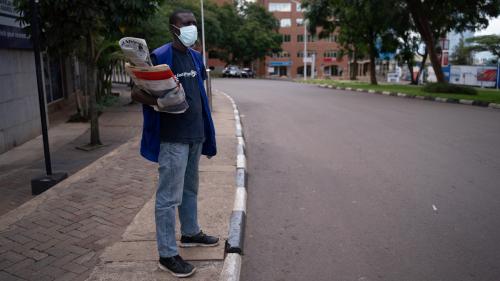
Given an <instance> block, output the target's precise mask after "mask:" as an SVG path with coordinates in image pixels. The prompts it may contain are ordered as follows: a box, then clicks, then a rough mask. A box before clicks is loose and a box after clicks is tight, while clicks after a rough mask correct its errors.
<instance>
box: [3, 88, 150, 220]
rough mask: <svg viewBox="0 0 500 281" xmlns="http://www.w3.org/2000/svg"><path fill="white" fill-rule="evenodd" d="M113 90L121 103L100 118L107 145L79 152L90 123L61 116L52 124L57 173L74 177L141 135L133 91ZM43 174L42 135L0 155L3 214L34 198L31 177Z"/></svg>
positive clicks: (86, 139) (86, 140)
mask: <svg viewBox="0 0 500 281" xmlns="http://www.w3.org/2000/svg"><path fill="white" fill-rule="evenodd" d="M113 91H119V92H120V100H119V102H118V103H117V104H116V105H114V106H112V107H108V108H106V109H105V110H104V113H103V114H102V115H101V116H100V118H99V127H100V133H101V140H102V142H103V143H104V144H105V145H106V146H104V147H102V148H100V149H97V150H94V151H90V152H86V151H81V150H78V149H75V147H77V146H81V145H83V144H86V143H88V142H89V140H90V133H89V124H87V123H66V122H65V120H67V119H68V116H59V120H55V121H53V122H52V123H51V124H52V125H51V127H50V129H49V141H50V150H51V157H52V167H53V170H54V171H61V170H62V171H64V172H67V173H68V174H69V175H72V174H74V173H76V172H78V171H79V170H81V169H83V168H84V167H85V166H87V165H89V164H91V163H92V162H94V161H95V160H96V159H98V158H99V157H102V156H103V155H105V154H106V153H108V152H110V151H112V150H113V149H115V148H117V147H118V146H119V145H121V144H123V143H125V142H127V141H128V140H129V139H131V138H132V137H134V136H137V135H138V134H139V133H140V130H141V128H142V111H141V107H140V105H139V104H134V105H129V102H130V92H129V91H128V88H127V87H126V86H121V85H116V86H115V87H114V88H113ZM62 115H64V114H62ZM66 115H67V114H66ZM43 174H45V162H44V159H43V145H42V137H41V136H38V137H37V138H35V139H33V140H30V141H28V142H26V143H24V144H22V145H20V146H18V147H16V148H13V149H11V150H9V151H7V152H5V153H3V154H0V215H3V214H5V213H7V212H8V211H10V210H12V209H14V208H16V207H18V206H20V205H21V204H23V203H24V202H26V201H28V200H31V199H33V198H34V196H32V195H31V183H30V181H31V178H33V177H37V176H40V175H43Z"/></svg>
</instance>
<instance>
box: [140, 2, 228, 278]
mask: <svg viewBox="0 0 500 281" xmlns="http://www.w3.org/2000/svg"><path fill="white" fill-rule="evenodd" d="M169 23H170V32H171V33H172V36H173V38H174V41H173V42H172V43H168V44H166V45H163V46H161V47H159V48H158V49H156V50H154V51H153V53H152V54H151V59H152V61H153V63H154V64H155V65H157V64H168V65H169V66H170V67H171V68H172V70H173V72H174V74H175V75H176V76H177V78H178V79H179V81H180V83H181V84H182V86H183V88H184V91H185V92H186V100H187V103H188V105H189V108H188V109H187V110H186V112H184V113H181V114H170V113H164V112H161V113H160V112H157V111H155V110H154V109H153V107H152V106H154V105H157V101H156V99H155V98H154V97H152V96H150V95H148V94H147V93H144V92H143V91H141V90H140V89H138V88H137V87H134V89H133V90H132V98H133V99H134V100H136V101H138V102H141V103H143V113H144V128H143V135H142V142H141V154H142V155H143V156H144V157H145V158H147V159H149V160H151V161H155V162H158V164H159V169H158V171H159V182H158V190H157V192H156V207H155V220H156V238H157V243H158V252H159V255H160V258H159V267H160V268H161V269H162V270H165V271H169V272H171V273H172V274H173V275H174V276H177V277H188V276H191V275H192V274H193V273H194V272H195V270H196V268H195V267H194V266H193V265H191V264H190V263H188V262H186V261H184V260H183V259H182V258H181V257H180V256H179V253H178V251H177V244H176V240H175V211H176V208H177V209H178V212H179V219H180V225H181V234H182V236H181V244H180V246H181V247H194V246H216V245H218V244H219V238H217V237H213V236H209V235H206V234H204V233H203V232H202V231H201V229H200V226H199V225H198V219H197V212H198V209H197V195H198V162H199V159H200V154H203V155H207V156H209V157H211V156H214V155H215V154H216V153H217V149H216V145H215V130H214V125H213V122H212V117H211V113H210V108H209V106H208V99H207V95H206V92H205V87H204V85H203V80H205V79H206V71H205V66H204V65H203V60H202V57H201V55H200V53H199V52H197V51H195V50H193V49H191V47H192V46H193V45H194V44H195V42H196V40H197V37H198V33H197V28H196V19H195V17H194V14H193V13H192V12H191V11H188V10H177V11H175V12H173V13H172V15H171V16H170V19H169Z"/></svg>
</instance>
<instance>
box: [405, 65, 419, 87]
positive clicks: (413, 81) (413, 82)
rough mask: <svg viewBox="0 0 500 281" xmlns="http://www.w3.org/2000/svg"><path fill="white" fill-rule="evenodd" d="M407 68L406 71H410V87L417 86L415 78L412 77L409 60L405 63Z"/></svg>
mask: <svg viewBox="0 0 500 281" xmlns="http://www.w3.org/2000/svg"><path fill="white" fill-rule="evenodd" d="M406 64H407V66H408V70H409V71H410V80H411V83H410V84H412V85H417V81H416V80H415V77H413V63H411V62H410V61H409V60H408V61H407V63H406Z"/></svg>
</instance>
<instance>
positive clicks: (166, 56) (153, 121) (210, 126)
mask: <svg viewBox="0 0 500 281" xmlns="http://www.w3.org/2000/svg"><path fill="white" fill-rule="evenodd" d="M189 53H190V54H191V57H192V58H193V62H194V65H195V66H196V72H198V75H197V77H198V86H199V88H200V94H201V101H202V107H203V121H204V126H205V142H204V143H203V149H202V152H201V153H202V154H203V155H207V156H214V155H215V154H217V146H216V144H215V128H214V123H213V121H212V115H211V114H210V107H209V105H208V98H207V94H206V92H205V87H204V85H203V80H205V79H206V78H205V77H206V74H205V73H202V70H203V69H204V65H203V59H202V57H201V54H200V53H199V52H197V51H195V50H193V49H189ZM152 56H154V59H155V61H156V63H157V64H168V65H172V56H173V51H172V43H168V44H165V45H163V46H161V47H159V48H158V49H155V50H154V51H153V54H152ZM142 112H143V116H144V126H143V128H142V140H141V155H142V156H143V157H144V158H146V159H148V160H150V161H153V162H158V155H159V154H160V113H159V112H157V111H155V110H154V109H153V108H152V107H151V106H149V105H143V106H142Z"/></svg>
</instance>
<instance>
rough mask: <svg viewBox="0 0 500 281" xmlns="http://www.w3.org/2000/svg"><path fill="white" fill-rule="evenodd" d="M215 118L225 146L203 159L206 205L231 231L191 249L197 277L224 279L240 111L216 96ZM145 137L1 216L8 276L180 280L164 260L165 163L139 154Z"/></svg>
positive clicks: (206, 223)
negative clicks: (157, 215)
mask: <svg viewBox="0 0 500 281" xmlns="http://www.w3.org/2000/svg"><path fill="white" fill-rule="evenodd" d="M214 119H215V124H216V130H217V141H218V148H219V154H218V155H217V156H216V157H214V158H212V159H211V160H207V159H206V158H203V160H202V162H201V166H200V195H199V200H200V207H199V210H200V211H199V212H200V224H201V225H202V228H203V229H204V230H205V231H206V232H208V233H211V234H212V233H213V234H216V235H219V236H221V238H223V239H222V241H221V246H220V247H217V248H212V249H190V251H186V252H184V253H183V254H184V256H185V257H186V258H187V259H188V260H196V261H195V262H194V263H195V264H196V265H197V266H198V267H199V270H198V272H197V274H196V275H195V277H194V278H193V280H216V279H218V274H220V270H221V269H222V262H223V261H222V259H223V246H222V245H223V244H224V241H223V240H224V238H226V235H227V230H228V225H227V224H228V221H229V215H230V213H231V210H232V202H233V199H234V191H235V188H234V173H235V166H234V163H235V147H236V138H235V136H234V118H233V115H232V108H231V104H230V102H229V101H228V100H227V99H226V98H225V97H223V96H218V95H217V96H214ZM121 129H122V130H124V129H125V128H121ZM138 143H139V138H134V139H132V140H131V141H129V142H127V143H125V144H124V145H121V146H120V147H119V148H117V149H115V150H113V151H112V152H110V153H109V154H107V155H106V156H104V157H102V158H100V159H99V160H98V161H96V162H95V163H93V164H92V165H90V166H88V167H87V168H85V169H83V170H81V171H79V172H77V173H76V174H74V175H73V176H72V177H70V178H69V179H67V180H65V181H64V182H62V183H61V184H59V185H58V186H56V187H54V188H52V189H50V190H49V191H47V192H45V193H44V194H42V195H40V196H38V197H36V198H35V199H33V200H31V201H28V202H27V203H25V204H24V205H22V206H21V207H19V208H17V209H15V210H13V211H11V212H9V213H8V214H6V215H4V216H2V217H0V280H37V281H42V280H86V279H87V278H89V277H90V278H89V279H90V280H176V279H174V278H172V277H171V276H170V275H169V274H168V273H164V272H159V271H158V270H157V267H156V259H157V254H156V246H155V241H154V224H153V208H152V207H153V201H152V200H153V198H154V197H153V196H154V191H155V188H156V187H155V185H156V179H157V166H156V165H155V164H154V163H150V162H147V161H146V160H144V159H142V158H141V157H140V156H139V154H138ZM197 250H198V251H197Z"/></svg>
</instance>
